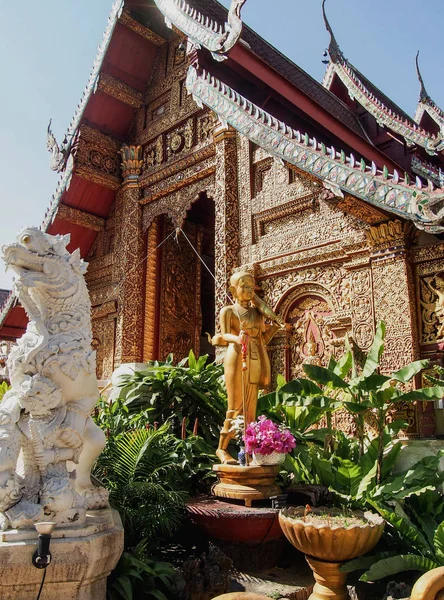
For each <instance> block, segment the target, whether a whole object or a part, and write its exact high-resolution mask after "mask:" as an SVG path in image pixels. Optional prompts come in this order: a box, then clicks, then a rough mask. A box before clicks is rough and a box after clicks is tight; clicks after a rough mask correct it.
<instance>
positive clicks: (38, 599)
mask: <svg viewBox="0 0 444 600" xmlns="http://www.w3.org/2000/svg"><path fill="white" fill-rule="evenodd" d="M45 577H46V569H43V577H42V583H41V584H40V589H39V593H38V595H37V600H40V596H41V595H42V590H43V585H44V583H45Z"/></svg>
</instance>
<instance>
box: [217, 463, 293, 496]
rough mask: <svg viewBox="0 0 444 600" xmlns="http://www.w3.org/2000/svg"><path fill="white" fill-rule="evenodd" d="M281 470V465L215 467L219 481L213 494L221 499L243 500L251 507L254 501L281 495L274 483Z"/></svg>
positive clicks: (279, 489)
mask: <svg viewBox="0 0 444 600" xmlns="http://www.w3.org/2000/svg"><path fill="white" fill-rule="evenodd" d="M280 469H281V467H280V465H271V466H248V467H241V466H239V465H214V466H213V471H215V472H216V473H217V477H218V480H219V481H218V483H216V485H215V486H214V487H213V494H214V495H215V496H218V497H219V498H231V499H232V500H243V501H244V502H245V506H251V502H252V501H253V500H267V499H268V498H270V496H276V495H278V494H280V493H281V488H280V487H278V486H277V485H276V484H275V482H274V480H275V479H276V476H277V474H278V473H279V471H280Z"/></svg>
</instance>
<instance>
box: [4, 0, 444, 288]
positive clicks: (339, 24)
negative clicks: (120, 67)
mask: <svg viewBox="0 0 444 600" xmlns="http://www.w3.org/2000/svg"><path fill="white" fill-rule="evenodd" d="M222 3H223V4H224V5H225V6H228V5H229V4H230V0H223V2H222ZM111 5H112V0H75V1H74V2H72V1H68V0H45V1H44V2H35V0H21V1H20V3H18V4H17V3H14V2H7V1H6V0H0V7H1V15H2V18H1V21H0V57H1V58H0V66H1V70H0V73H1V77H2V83H1V90H2V93H1V94H0V132H1V144H0V202H1V204H0V206H1V219H0V243H5V242H10V241H13V239H14V237H15V234H16V233H17V232H18V230H19V229H20V228H21V227H23V226H25V225H39V224H40V223H41V221H42V219H43V215H44V212H45V209H46V207H47V205H48V203H49V200H50V197H51V195H52V193H53V191H54V189H55V187H56V184H57V179H58V176H57V175H56V174H54V173H53V172H52V171H50V170H49V166H48V159H49V155H48V154H47V151H46V127H47V124H48V122H49V119H50V118H52V119H53V128H54V131H55V133H56V135H57V137H58V138H59V139H61V138H62V137H63V134H64V132H65V130H66V129H67V127H68V124H69V121H70V120H71V117H72V115H73V114H74V111H75V108H76V105H77V102H78V100H79V98H80V96H81V93H82V91H83V88H84V86H85V85H86V82H87V79H88V74H89V70H90V68H91V66H92V64H93V61H94V58H95V55H96V48H97V46H98V44H99V42H100V40H101V36H102V33H103V31H104V29H105V27H106V22H107V17H108V14H109V12H110V9H111ZM327 9H328V14H329V17H330V21H331V23H332V26H333V29H334V31H335V33H336V37H337V39H338V41H339V43H340V45H341V48H342V50H343V51H344V53H345V55H346V56H347V58H349V59H350V60H351V61H352V62H353V63H354V64H355V66H356V67H358V68H359V69H360V70H361V71H362V72H363V73H364V74H365V75H366V76H367V77H368V78H369V79H370V80H371V81H373V83H375V84H376V85H377V86H379V87H380V88H381V89H382V90H383V91H384V92H385V93H386V94H387V95H388V96H389V97H391V98H392V99H393V100H394V101H395V102H396V103H397V104H399V105H400V106H401V107H402V108H403V109H404V110H406V111H407V112H408V113H410V114H413V113H414V111H415V108H416V104H417V99H418V89H419V88H418V83H417V80H416V74H415V68H414V58H415V54H416V51H417V50H418V49H420V50H421V64H422V71H423V75H424V79H425V82H426V86H427V89H428V92H429V94H430V95H431V96H432V98H434V100H435V102H437V103H438V104H439V105H441V107H442V108H444V64H443V60H442V55H443V53H442V24H443V22H444V2H443V0H422V1H421V2H419V1H418V0H360V1H359V2H356V0H329V1H328V3H327ZM244 20H245V22H246V23H247V24H248V25H250V26H251V27H252V28H253V29H255V30H256V31H257V32H258V33H259V34H260V35H261V36H262V37H264V38H266V39H267V40H268V41H269V42H270V43H272V44H273V45H274V46H276V47H277V48H278V49H279V50H280V51H281V52H283V53H284V54H286V55H287V56H289V57H290V58H291V59H292V60H293V61H294V62H296V63H297V64H299V65H300V66H301V67H302V68H303V69H305V70H306V71H307V72H308V73H310V75H312V77H314V78H315V79H317V80H318V81H321V80H322V76H323V73H324V68H325V67H324V65H323V64H322V63H321V60H322V53H323V51H324V49H325V48H326V46H327V45H328V40H329V37H328V34H327V32H326V31H325V28H324V24H323V21H322V14H321V0H274V1H273V2H270V1H269V0H248V1H247V3H246V5H245V8H244ZM3 271H4V269H3V266H2V265H0V288H8V287H10V285H11V278H10V276H9V275H5V274H4V273H3Z"/></svg>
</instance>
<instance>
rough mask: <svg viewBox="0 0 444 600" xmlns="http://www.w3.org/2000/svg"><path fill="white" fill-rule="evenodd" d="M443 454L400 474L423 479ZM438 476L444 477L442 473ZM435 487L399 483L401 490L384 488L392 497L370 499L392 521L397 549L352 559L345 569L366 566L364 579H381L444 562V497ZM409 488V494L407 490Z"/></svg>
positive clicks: (391, 533)
mask: <svg viewBox="0 0 444 600" xmlns="http://www.w3.org/2000/svg"><path fill="white" fill-rule="evenodd" d="M440 458H441V456H437V457H427V459H423V460H422V461H420V464H419V466H417V467H415V469H412V470H410V471H408V472H406V473H401V474H400V478H401V477H408V478H415V477H416V478H417V480H418V481H421V480H422V479H423V478H424V475H423V474H421V470H422V469H424V468H428V469H430V470H431V469H433V467H435V468H436V467H437V466H438V462H439V459H440ZM437 479H440V480H441V481H442V479H443V477H442V475H441V476H437ZM431 488H433V485H431V486H430V489H426V490H425V491H424V490H423V491H422V492H421V491H420V490H417V489H416V490H415V489H414V486H413V487H412V486H411V485H410V486H409V485H408V484H405V485H399V490H398V491H395V490H393V489H392V490H391V491H389V490H388V489H386V490H383V491H380V494H379V496H384V495H385V497H386V498H390V500H389V501H386V502H384V499H380V500H379V501H377V500H376V499H373V500H370V504H371V505H372V506H373V508H375V509H376V510H377V511H378V512H379V513H380V514H381V516H382V517H384V519H385V520H386V522H387V524H388V525H387V529H388V532H387V533H388V535H389V536H390V548H394V550H391V551H390V552H380V553H377V554H374V555H372V556H365V557H361V558H357V559H355V560H352V561H349V562H348V563H346V564H345V565H344V566H343V567H342V569H341V570H343V571H345V572H351V571H358V570H361V571H362V570H363V571H365V572H364V573H363V574H362V575H361V577H360V579H361V581H377V580H379V579H383V578H385V577H391V576H393V575H395V574H397V573H402V572H404V571H424V572H425V571H430V570H431V569H435V568H437V567H441V566H444V499H443V497H442V495H441V494H440V493H439V492H438V491H437V490H436V486H435V489H431ZM406 489H409V495H408V496H406V495H405V494H404V492H403V490H406Z"/></svg>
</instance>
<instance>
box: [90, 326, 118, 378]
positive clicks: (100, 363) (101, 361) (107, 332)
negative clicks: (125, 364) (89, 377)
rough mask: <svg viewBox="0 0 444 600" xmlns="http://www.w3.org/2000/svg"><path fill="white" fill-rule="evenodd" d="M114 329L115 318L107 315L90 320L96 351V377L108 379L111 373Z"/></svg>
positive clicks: (112, 367) (93, 344) (112, 368)
mask: <svg viewBox="0 0 444 600" xmlns="http://www.w3.org/2000/svg"><path fill="white" fill-rule="evenodd" d="M115 331H116V319H115V318H112V317H111V318H110V316H107V317H104V318H102V319H93V320H92V332H93V341H92V346H93V349H94V350H95V351H96V361H97V378H98V379H110V378H111V375H112V373H113V370H114V342H115Z"/></svg>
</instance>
